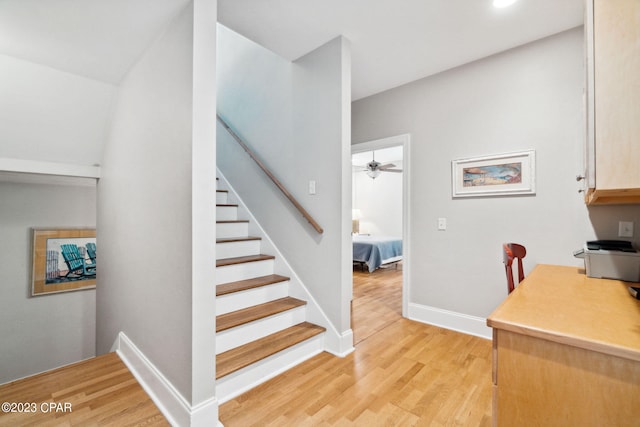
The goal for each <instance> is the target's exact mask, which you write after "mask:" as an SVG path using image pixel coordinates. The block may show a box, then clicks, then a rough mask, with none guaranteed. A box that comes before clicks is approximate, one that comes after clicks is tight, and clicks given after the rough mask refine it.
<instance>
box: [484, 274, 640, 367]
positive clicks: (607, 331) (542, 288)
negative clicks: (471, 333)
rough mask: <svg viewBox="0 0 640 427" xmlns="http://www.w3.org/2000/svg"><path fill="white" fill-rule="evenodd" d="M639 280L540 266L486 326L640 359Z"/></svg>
mask: <svg viewBox="0 0 640 427" xmlns="http://www.w3.org/2000/svg"><path fill="white" fill-rule="evenodd" d="M628 286H640V284H638V283H629V282H622V281H618V280H608V279H594V278H590V277H587V276H586V274H585V272H584V269H581V268H578V267H565V266H557V265H544V264H541V265H538V266H536V267H535V269H534V270H533V271H532V272H531V274H529V275H528V276H527V277H526V278H525V280H524V281H523V282H522V283H520V285H518V286H517V287H516V289H515V291H514V292H512V293H511V295H509V297H508V298H507V299H505V300H504V301H503V302H502V304H500V306H499V307H498V308H497V309H496V310H495V311H494V312H493V313H492V314H491V315H490V316H489V317H488V318H487V325H488V326H490V327H492V328H496V329H503V330H507V331H511V332H517V333H520V334H524V335H529V336H533V337H537V338H542V339H546V340H549V341H554V342H558V343H561V344H567V345H572V346H575V347H580V348H584V349H587V350H592V351H597V352H600V353H605V354H610V355H613V356H618V357H623V358H626V359H631V360H635V361H640V300H636V299H634V298H633V297H631V295H629V291H628V290H627V287H628Z"/></svg>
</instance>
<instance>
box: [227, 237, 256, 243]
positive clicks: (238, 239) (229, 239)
mask: <svg viewBox="0 0 640 427" xmlns="http://www.w3.org/2000/svg"><path fill="white" fill-rule="evenodd" d="M249 240H262V237H252V236H247V237H225V238H223V239H216V243H233V242H246V241H249Z"/></svg>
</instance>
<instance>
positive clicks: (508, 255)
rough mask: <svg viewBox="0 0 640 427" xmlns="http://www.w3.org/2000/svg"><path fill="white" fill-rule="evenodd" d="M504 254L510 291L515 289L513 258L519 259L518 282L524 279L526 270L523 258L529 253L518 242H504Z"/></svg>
mask: <svg viewBox="0 0 640 427" xmlns="http://www.w3.org/2000/svg"><path fill="white" fill-rule="evenodd" d="M502 249H503V255H504V268H505V271H506V273H507V289H508V291H509V293H511V292H513V290H514V289H515V283H514V281H513V260H514V259H517V260H518V283H520V282H522V281H523V280H524V270H523V269H522V258H524V257H525V256H526V255H527V250H526V249H525V247H524V246H522V245H519V244H517V243H504V244H503V245H502Z"/></svg>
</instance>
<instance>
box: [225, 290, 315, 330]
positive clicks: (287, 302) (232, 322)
mask: <svg viewBox="0 0 640 427" xmlns="http://www.w3.org/2000/svg"><path fill="white" fill-rule="evenodd" d="M306 304H307V302H306V301H302V300H299V299H297V298H292V297H285V298H280V299H277V300H273V301H269V302H265V303H264V304H258V305H254V306H252V307H247V308H243V309H242V310H237V311H232V312H231V313H226V314H221V315H220V316H217V317H216V332H220V331H224V330H227V329H231V328H234V327H236V326H240V325H244V324H245V323H249V322H253V321H254V320H259V319H263V318H265V317H269V316H273V315H274V314H278V313H282V312H283V311H287V310H291V309H293V308H296V307H300V306H303V305H306Z"/></svg>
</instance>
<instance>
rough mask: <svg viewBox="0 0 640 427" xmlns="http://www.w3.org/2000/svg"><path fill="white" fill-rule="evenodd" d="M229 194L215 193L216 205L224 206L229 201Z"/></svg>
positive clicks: (223, 192)
mask: <svg viewBox="0 0 640 427" xmlns="http://www.w3.org/2000/svg"><path fill="white" fill-rule="evenodd" d="M228 195H229V193H227V192H226V191H216V203H221V204H225V203H227V201H228V200H229V197H227V196H228Z"/></svg>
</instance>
